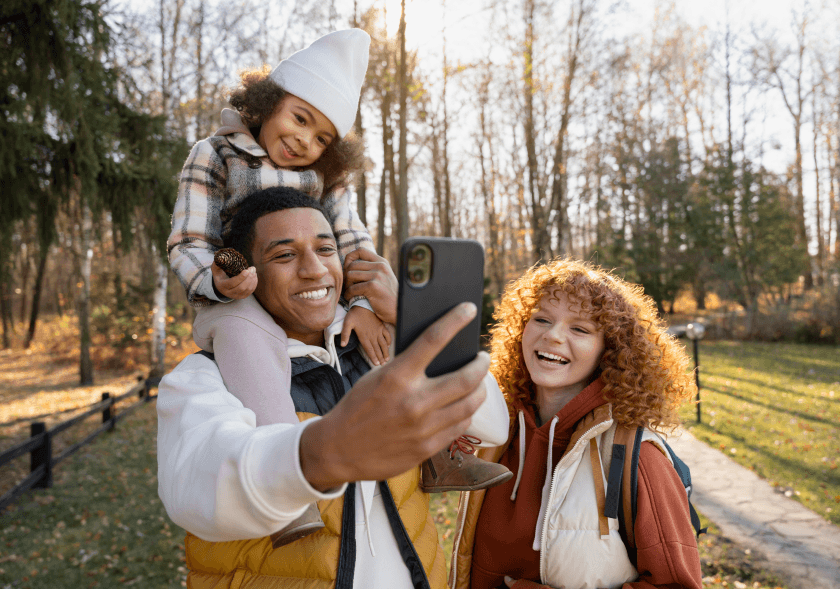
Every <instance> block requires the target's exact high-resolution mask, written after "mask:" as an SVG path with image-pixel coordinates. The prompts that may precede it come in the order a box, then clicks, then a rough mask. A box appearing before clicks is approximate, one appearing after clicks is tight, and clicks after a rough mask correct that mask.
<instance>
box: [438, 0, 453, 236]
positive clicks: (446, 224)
mask: <svg viewBox="0 0 840 589" xmlns="http://www.w3.org/2000/svg"><path fill="white" fill-rule="evenodd" d="M444 9H445V3H444ZM448 81H449V64H448V63H447V62H446V36H445V34H444V37H443V91H442V94H441V101H442V103H443V145H442V146H441V156H442V157H443V161H441V162H440V170H441V172H442V173H443V178H442V180H443V195H442V196H443V207H442V210H441V211H440V213H441V219H440V225H441V231H442V234H443V236H444V237H452V187H451V185H450V182H449V112H448V110H447V108H446V86H447V82H448Z"/></svg>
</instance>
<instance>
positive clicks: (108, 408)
mask: <svg viewBox="0 0 840 589" xmlns="http://www.w3.org/2000/svg"><path fill="white" fill-rule="evenodd" d="M110 398H111V393H102V400H103V401H107V400H108V399H110ZM113 407H114V404H113V403H108V404H107V405H105V409H103V410H102V423H108V422H110V423H111V427H109V428H108V431H109V432H112V431H114V410H113Z"/></svg>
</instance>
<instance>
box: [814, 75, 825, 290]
mask: <svg viewBox="0 0 840 589" xmlns="http://www.w3.org/2000/svg"><path fill="white" fill-rule="evenodd" d="M811 99H812V101H813V113H814V114H813V116H814V125H813V127H814V145H813V148H814V150H813V151H814V190H815V193H814V196H815V204H816V209H817V210H816V211H815V212H816V217H817V219H816V221H817V222H816V225H815V227H814V230H815V236H816V238H817V284H818V285H819V286H822V284H823V280H824V278H825V261H826V260H825V242H824V240H823V232H822V198H821V196H822V195H821V194H820V156H819V154H820V151H819V134H820V121H819V118H818V116H819V115H818V114H817V92H816V91H814V93H813V94H812V96H811Z"/></svg>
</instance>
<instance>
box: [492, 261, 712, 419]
mask: <svg viewBox="0 0 840 589" xmlns="http://www.w3.org/2000/svg"><path fill="white" fill-rule="evenodd" d="M554 289H562V290H563V291H564V292H565V293H566V294H567V295H568V297H569V298H570V299H571V300H572V301H573V302H574V303H576V304H579V305H580V307H581V311H582V312H584V313H588V314H590V315H591V318H592V320H593V321H595V323H597V324H598V326H599V327H600V329H602V330H603V333H604V345H605V350H604V354H603V356H602V358H601V363H600V371H601V374H600V376H601V379H602V380H603V381H604V389H603V395H604V399H605V400H606V401H607V402H609V403H611V404H612V413H613V418H614V419H615V420H616V421H617V422H618V423H620V424H622V425H624V426H627V427H637V426H647V427H650V428H652V429H656V430H660V431H662V430H667V429H672V428H673V427H675V426H676V425H677V424H678V423H679V416H678V414H677V410H678V408H679V406H680V405H681V404H682V403H683V402H684V401H686V400H688V399H690V398H691V396H692V395H693V393H694V391H695V390H696V389H695V387H694V381H693V378H692V376H691V373H690V372H688V364H689V361H688V356H687V355H686V353H685V350H684V349H683V347H682V345H680V343H679V342H678V341H677V340H676V338H674V337H672V336H670V335H668V334H667V333H666V331H665V325H664V323H663V322H662V320H661V319H660V318H659V315H658V313H657V311H656V305H655V304H654V302H653V300H652V299H651V298H650V297H649V296H646V295H645V294H644V290H643V289H642V287H641V286H639V285H635V284H630V283H628V282H625V281H624V280H622V279H620V278H617V277H616V276H613V275H612V274H611V273H609V272H607V271H605V270H603V269H601V268H599V267H596V266H593V265H591V264H588V263H586V262H581V261H577V260H572V259H569V258H559V259H555V260H553V261H551V262H549V263H548V264H545V265H542V266H535V267H533V268H530V269H529V270H528V271H527V272H525V274H523V275H522V276H521V277H520V278H518V279H517V280H515V281H513V282H511V283H510V284H509V285H508V286H507V288H506V289H505V292H504V294H503V296H502V300H501V302H500V303H499V306H498V307H497V308H496V311H495V313H494V314H493V318H494V319H495V321H496V323H495V325H494V326H493V327H492V328H491V329H490V334H491V339H490V344H491V352H490V357H491V366H490V370H491V372H492V373H493V375H494V376H495V377H496V380H497V381H498V383H499V386H500V387H501V389H502V391H503V392H504V394H505V396H506V397H507V398H508V401H511V400H513V399H518V400H519V401H520V403H522V404H523V405H525V406H534V404H535V389H534V385H533V382H532V381H531V377H530V375H529V374H528V370H527V368H526V367H525V361H524V359H523V355H522V332H523V331H524V329H525V324H526V323H528V321H529V320H530V318H531V315H532V314H533V312H534V309H535V308H536V307H537V305H538V303H539V301H540V299H541V298H542V297H543V295H545V294H546V293H547V292H549V291H550V290H552V291H554ZM593 377H594V375H593Z"/></svg>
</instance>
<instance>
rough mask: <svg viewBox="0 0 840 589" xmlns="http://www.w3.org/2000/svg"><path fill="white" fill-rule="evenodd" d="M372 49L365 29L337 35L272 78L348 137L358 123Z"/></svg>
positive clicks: (283, 66)
mask: <svg viewBox="0 0 840 589" xmlns="http://www.w3.org/2000/svg"><path fill="white" fill-rule="evenodd" d="M369 47H370V35H368V34H367V33H366V32H364V31H363V30H361V29H347V30H344V31H336V32H334V33H330V34H328V35H324V36H323V37H321V38H320V39H318V40H317V41H315V42H314V43H312V45H310V46H309V47H307V48H306V49H301V50H300V51H298V52H297V53H295V54H293V55H292V56H291V57H289V58H288V59H284V60H283V61H281V62H280V64H279V65H278V66H277V67H276V68H274V71H272V72H271V76H270V78H271V79H272V80H274V81H275V82H277V83H278V84H279V85H280V87H281V88H283V89H284V90H286V92H288V93H289V94H294V95H295V96H297V97H298V98H300V99H302V100H305V101H306V102H308V103H309V104H311V105H312V106H314V107H315V108H317V109H318V110H320V111H321V112H322V113H324V116H325V117H327V118H328V119H329V120H330V122H331V123H332V124H333V125H335V129H336V131H338V136H339V137H344V136H345V135H347V133H349V132H350V129H351V128H352V127H353V123H354V122H355V120H356V109H358V108H359V95H360V94H361V91H362V83H363V82H364V81H365V72H367V66H368V53H369V52H368V48H369Z"/></svg>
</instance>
